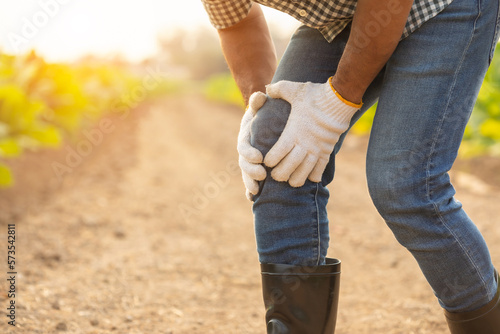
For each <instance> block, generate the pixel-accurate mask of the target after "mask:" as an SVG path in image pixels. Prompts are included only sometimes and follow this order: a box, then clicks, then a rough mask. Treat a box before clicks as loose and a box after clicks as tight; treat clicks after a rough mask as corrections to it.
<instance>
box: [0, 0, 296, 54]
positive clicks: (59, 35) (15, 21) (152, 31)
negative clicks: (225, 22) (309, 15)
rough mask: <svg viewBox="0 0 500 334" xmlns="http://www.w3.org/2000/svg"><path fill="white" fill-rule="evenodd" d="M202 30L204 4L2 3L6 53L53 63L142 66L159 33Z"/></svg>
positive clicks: (155, 0) (282, 22) (168, 0)
mask: <svg viewBox="0 0 500 334" xmlns="http://www.w3.org/2000/svg"><path fill="white" fill-rule="evenodd" d="M265 14H266V17H267V19H268V21H270V23H271V24H274V25H276V26H280V27H282V28H283V29H284V30H285V31H291V30H292V29H293V27H294V26H296V25H297V23H296V21H294V20H293V19H292V18H290V17H288V16H287V15H285V14H283V13H278V12H277V11H275V10H271V9H266V10H265ZM199 26H207V27H208V26H209V21H208V18H207V15H206V13H205V11H204V9H203V6H202V4H201V1H200V0H21V1H19V0H0V49H1V50H2V52H5V53H9V54H13V53H23V52H26V51H27V50H29V49H31V48H35V49H36V50H37V52H39V53H40V54H42V55H44V56H45V57H47V58H48V59H49V60H51V61H59V60H72V59H75V58H78V57H79V56H81V55H83V54H88V53H94V54H98V55H101V56H106V55H112V54H116V53H122V54H124V55H125V56H126V58H128V59H130V60H140V59H142V58H144V57H146V56H148V55H151V54H154V53H155V51H156V36H157V34H158V33H168V31H169V30H173V29H175V28H176V27H183V28H185V29H193V28H195V27H199ZM209 29H211V27H209Z"/></svg>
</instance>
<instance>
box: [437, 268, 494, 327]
mask: <svg viewBox="0 0 500 334" xmlns="http://www.w3.org/2000/svg"><path fill="white" fill-rule="evenodd" d="M495 275H496V280H497V282H498V273H497V272H495ZM444 313H445V315H446V321H447V322H448V327H449V328H450V332H451V334H500V286H499V287H498V289H497V293H496V295H495V297H494V298H493V300H492V301H491V302H489V303H488V304H486V305H485V306H483V307H481V308H480V309H478V310H475V311H471V312H464V313H452V312H448V311H445V312H444Z"/></svg>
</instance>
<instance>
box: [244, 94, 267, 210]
mask: <svg viewBox="0 0 500 334" xmlns="http://www.w3.org/2000/svg"><path fill="white" fill-rule="evenodd" d="M266 99H267V97H266V94H264V93H262V92H255V93H253V94H252V95H251V96H250V99H249V102H248V107H247V110H246V112H245V114H244V115H243V118H242V119H241V125H240V133H239V134H238V147H237V149H238V153H239V159H238V163H239V165H240V168H241V174H242V176H243V183H244V184H245V188H246V196H247V198H248V199H249V200H250V201H251V200H252V198H253V195H257V193H258V192H259V184H258V182H257V181H262V180H264V179H265V178H266V170H265V168H264V166H262V165H261V164H262V161H263V159H264V157H263V156H262V153H261V152H260V151H259V150H258V149H256V148H255V147H253V146H252V145H251V144H250V130H251V128H252V121H253V118H254V117H255V115H256V114H257V111H258V110H259V109H260V108H261V107H262V106H263V105H264V103H265V102H266Z"/></svg>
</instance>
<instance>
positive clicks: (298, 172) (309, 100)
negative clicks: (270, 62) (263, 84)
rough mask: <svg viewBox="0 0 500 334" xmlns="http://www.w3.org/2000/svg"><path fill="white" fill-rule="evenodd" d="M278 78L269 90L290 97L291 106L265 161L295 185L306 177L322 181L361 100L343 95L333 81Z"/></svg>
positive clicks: (280, 178)
mask: <svg viewBox="0 0 500 334" xmlns="http://www.w3.org/2000/svg"><path fill="white" fill-rule="evenodd" d="M331 79H332V78H330V79H329V80H328V81H327V82H326V83H324V84H315V83H311V82H306V83H298V82H291V81H279V82H277V83H275V84H271V85H268V86H267V94H268V95H269V96H270V97H272V98H275V99H283V100H286V101H288V102H289V103H290V104H291V106H292V110H291V112H290V116H289V118H288V121H287V123H286V126H285V129H284V130H283V132H282V133H281V136H280V138H279V139H278V141H277V142H276V144H275V145H274V146H273V147H272V148H271V150H270V151H269V152H268V153H267V154H266V157H265V158H264V163H265V165H266V166H268V167H274V168H273V170H272V172H271V176H272V178H273V179H275V180H276V181H283V182H284V181H288V183H289V184H290V185H291V186H292V187H300V186H302V185H304V183H305V181H306V179H309V180H311V181H312V182H320V181H321V177H322V175H323V172H324V170H325V168H326V165H327V164H328V161H329V159H330V154H331V153H332V151H333V148H334V146H335V144H336V143H337V141H338V140H339V137H340V135H341V134H342V133H344V132H345V131H346V130H347V129H348V127H349V123H350V120H351V118H352V116H353V115H354V113H355V112H356V111H357V110H358V109H359V108H360V107H361V104H359V105H358V104H354V103H352V102H349V101H347V100H345V99H343V98H342V97H341V96H340V95H339V94H338V93H337V92H336V91H335V90H334V88H333V86H332V85H331Z"/></svg>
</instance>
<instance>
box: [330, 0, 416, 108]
mask: <svg viewBox="0 0 500 334" xmlns="http://www.w3.org/2000/svg"><path fill="white" fill-rule="evenodd" d="M412 4H413V0H389V1H373V0H359V1H358V5H357V9H356V13H355V14H354V19H353V23H352V28H351V35H350V37H349V41H348V42H347V45H346V48H345V51H344V54H343V56H342V59H341V60H340V62H339V66H338V69H337V73H336V74H335V76H334V77H333V80H332V83H333V86H334V87H335V89H336V90H337V91H338V92H339V94H340V95H342V97H344V98H345V99H347V100H349V101H351V102H354V103H359V102H361V99H362V97H363V95H364V93H365V91H366V89H367V88H368V86H369V85H370V83H371V82H372V81H373V79H374V78H375V77H376V76H377V74H378V73H379V72H380V70H381V69H382V68H383V67H384V65H385V64H386V62H387V61H388V60H389V58H390V56H391V55H392V53H393V52H394V50H395V49H396V46H397V45H398V43H399V40H400V39H401V35H402V33H403V29H404V26H405V23H406V21H407V19H408V15H409V12H410V9H411V6H412Z"/></svg>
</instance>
